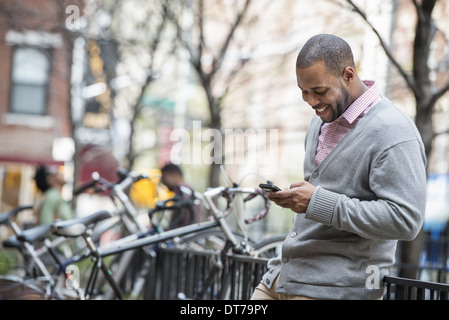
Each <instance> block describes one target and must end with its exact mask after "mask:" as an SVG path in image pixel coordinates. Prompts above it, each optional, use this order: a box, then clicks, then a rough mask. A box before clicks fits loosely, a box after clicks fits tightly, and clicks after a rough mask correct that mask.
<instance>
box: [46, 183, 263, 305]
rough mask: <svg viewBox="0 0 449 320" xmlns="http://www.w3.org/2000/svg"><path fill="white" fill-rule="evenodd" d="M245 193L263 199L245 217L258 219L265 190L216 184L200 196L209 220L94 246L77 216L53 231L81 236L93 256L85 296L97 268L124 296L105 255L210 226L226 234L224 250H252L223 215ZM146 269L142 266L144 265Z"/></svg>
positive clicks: (118, 295)
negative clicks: (218, 200) (218, 201)
mask: <svg viewBox="0 0 449 320" xmlns="http://www.w3.org/2000/svg"><path fill="white" fill-rule="evenodd" d="M238 193H240V194H244V193H247V194H249V196H248V197H247V198H246V201H249V200H251V199H252V198H254V197H255V196H257V195H259V196H261V197H262V198H263V199H264V209H263V210H261V212H259V213H258V214H257V215H256V216H255V217H254V219H250V220H251V221H250V220H248V222H254V221H258V220H260V219H263V218H264V217H265V215H266V214H267V212H268V208H269V201H268V199H267V198H266V196H265V194H264V193H263V192H262V191H261V190H260V189H255V188H225V187H218V188H214V189H209V190H207V191H206V192H205V193H204V194H203V196H204V199H205V200H206V201H207V204H208V206H209V209H210V210H211V213H212V217H213V219H212V220H210V221H203V222H200V223H197V224H193V225H188V226H185V227H181V228H178V229H174V230H169V231H164V232H161V233H156V234H153V235H146V236H143V237H142V236H141V235H138V234H135V235H131V236H128V237H125V238H122V239H119V240H116V241H114V242H111V243H109V244H108V245H106V246H103V247H96V246H95V245H93V242H92V241H91V239H90V231H89V226H87V225H85V224H83V221H80V220H76V219H75V220H69V221H62V222H56V223H54V224H53V225H52V231H53V233H54V234H56V235H59V236H65V237H79V236H81V237H83V239H84V240H85V242H86V245H87V247H88V248H89V252H88V255H89V256H90V257H93V258H94V259H93V260H94V263H93V265H92V269H91V271H90V276H89V281H88V286H87V287H86V289H85V291H84V292H85V296H86V298H87V299H89V298H91V297H93V296H95V295H96V292H94V289H95V288H96V286H95V281H96V278H97V275H98V272H99V271H101V273H102V274H103V275H104V277H105V279H106V281H107V283H108V284H109V286H110V287H111V288H112V290H113V292H114V294H115V298H118V299H123V297H124V295H123V292H122V290H121V288H120V286H119V284H118V283H117V282H116V281H115V280H114V279H113V278H112V277H111V276H110V274H109V269H108V268H106V267H105V263H104V259H105V258H106V257H109V256H114V255H118V254H120V253H124V252H128V251H132V250H135V249H139V248H144V247H148V246H151V245H155V244H160V243H163V242H166V241H168V240H171V241H172V243H175V244H176V242H177V239H178V238H179V239H180V238H181V237H182V236H185V235H189V234H190V235H191V234H193V233H195V232H200V231H204V230H208V229H213V228H217V227H218V228H220V229H221V231H222V232H223V234H224V235H225V237H226V238H227V240H228V246H227V247H226V248H225V249H224V252H227V251H228V249H232V250H233V251H234V252H239V253H242V254H249V252H251V250H250V249H249V245H248V243H241V242H240V241H238V239H237V238H236V237H235V235H234V233H233V232H232V230H231V229H230V227H229V225H228V224H227V223H226V221H225V217H226V216H227V214H228V212H229V209H230V207H231V202H232V196H233V195H234V194H238ZM219 197H224V198H225V199H226V200H227V205H226V207H225V209H224V210H220V209H218V207H217V206H216V205H215V203H214V200H215V199H216V198H219ZM144 269H145V268H144Z"/></svg>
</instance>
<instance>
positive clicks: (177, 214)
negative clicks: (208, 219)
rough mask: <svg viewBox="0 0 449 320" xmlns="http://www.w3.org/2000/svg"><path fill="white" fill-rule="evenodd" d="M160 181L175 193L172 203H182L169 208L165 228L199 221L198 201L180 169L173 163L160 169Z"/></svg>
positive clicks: (173, 227) (168, 228)
mask: <svg viewBox="0 0 449 320" xmlns="http://www.w3.org/2000/svg"><path fill="white" fill-rule="evenodd" d="M161 174H162V176H161V182H162V183H163V184H164V185H165V186H166V187H167V188H168V189H169V190H170V191H171V192H173V193H174V194H175V196H174V197H173V200H174V204H176V203H178V204H181V203H182V204H183V205H181V206H180V207H177V208H174V209H171V210H170V211H171V217H170V223H169V226H168V227H167V228H166V229H167V230H170V229H175V228H179V227H183V226H186V225H189V224H192V223H197V222H199V221H200V215H201V212H200V206H199V203H200V201H199V200H198V199H196V197H195V191H194V190H193V188H192V187H191V186H189V185H188V184H187V183H186V182H185V181H184V176H183V173H182V170H181V168H180V167H179V166H177V165H176V164H173V163H169V164H167V165H165V166H164V167H163V168H162V169H161Z"/></svg>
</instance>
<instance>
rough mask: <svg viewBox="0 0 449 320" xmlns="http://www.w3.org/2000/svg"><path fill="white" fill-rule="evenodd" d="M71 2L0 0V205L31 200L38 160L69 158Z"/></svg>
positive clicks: (50, 161)
mask: <svg viewBox="0 0 449 320" xmlns="http://www.w3.org/2000/svg"><path fill="white" fill-rule="evenodd" d="M81 2H82V1H81V0H80V1H70V4H72V5H73V4H81ZM70 4H69V3H68V2H67V4H66V1H61V0H33V1H29V0H0V61H1V63H0V210H1V211H4V210H7V209H9V208H11V207H14V206H17V205H18V204H24V203H30V202H32V200H33V196H34V191H35V190H34V184H33V183H32V180H33V175H34V171H35V166H36V165H37V164H39V163H44V164H54V165H61V166H63V165H64V163H65V162H64V161H66V160H67V157H68V155H67V154H64V151H65V150H67V146H70V142H71V141H73V140H72V127H71V115H70V104H71V95H70V90H71V87H70V83H71V81H70V80H71V66H72V46H73V41H72V36H71V32H70V31H68V30H67V29H66V23H67V21H68V20H67V19H68V18H67V17H68V14H67V13H66V8H67V6H68V5H70ZM67 142H69V144H67ZM61 146H62V149H61Z"/></svg>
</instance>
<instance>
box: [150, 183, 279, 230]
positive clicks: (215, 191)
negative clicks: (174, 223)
mask: <svg viewBox="0 0 449 320" xmlns="http://www.w3.org/2000/svg"><path fill="white" fill-rule="evenodd" d="M242 193H247V194H249V195H248V196H247V197H246V198H245V199H244V200H243V202H247V201H249V200H252V199H254V198H255V197H256V196H261V197H262V198H263V199H264V207H263V209H262V210H260V211H259V212H258V213H257V214H255V215H253V216H252V217H250V218H246V219H244V222H245V224H251V223H253V222H256V221H259V220H262V219H264V218H265V216H266V215H267V213H268V211H269V209H270V204H271V203H270V201H269V199H268V198H267V196H266V193H265V192H263V190H262V189H259V188H239V187H231V188H226V187H217V188H211V189H208V190H207V191H205V192H204V193H203V197H204V199H205V200H206V202H207V203H206V205H207V206H208V208H210V209H211V211H212V213H213V215H214V217H215V218H219V217H226V216H227V215H228V212H229V210H230V209H231V203H232V200H233V197H234V195H236V194H242ZM218 197H224V198H225V199H226V201H227V205H226V208H225V209H224V210H220V209H218V208H217V207H216V206H215V203H214V201H213V200H214V199H215V198H218ZM193 201H194V198H192V197H189V198H187V199H181V198H180V197H178V198H177V197H176V196H175V197H173V198H170V199H167V200H164V201H160V202H158V203H157V204H156V206H155V207H154V208H153V209H151V210H150V211H149V212H148V215H149V217H150V219H151V217H152V215H153V214H154V213H155V212H157V211H162V210H167V209H168V210H169V209H175V208H182V207H185V206H188V205H192V204H193ZM170 202H173V204H171V205H167V204H168V203H170Z"/></svg>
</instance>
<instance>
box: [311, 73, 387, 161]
mask: <svg viewBox="0 0 449 320" xmlns="http://www.w3.org/2000/svg"><path fill="white" fill-rule="evenodd" d="M363 83H365V85H367V86H368V90H367V91H366V92H364V93H363V94H362V95H361V96H360V97H359V98H358V99H357V100H355V101H354V102H353V103H352V104H351V105H350V106H349V107H348V109H346V111H345V112H344V113H343V114H342V115H341V116H340V117H338V118H337V119H336V120H335V121H332V122H330V123H324V124H323V126H322V127H321V132H320V136H319V137H318V147H317V149H316V157H315V160H316V163H317V164H318V165H319V164H321V162H322V161H323V160H324V158H326V157H327V155H328V154H329V153H330V152H331V151H332V150H333V149H334V148H335V147H336V146H337V144H338V143H339V142H340V141H341V140H342V139H343V137H344V136H345V135H346V133H348V132H349V130H351V129H352V128H353V127H355V125H356V124H357V122H358V121H359V120H360V119H362V118H363V117H364V116H365V114H366V113H367V112H368V111H369V110H370V109H371V108H372V107H374V105H375V104H376V103H378V102H379V101H380V100H381V99H382V98H381V96H380V94H379V90H378V89H377V86H376V82H374V81H363Z"/></svg>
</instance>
